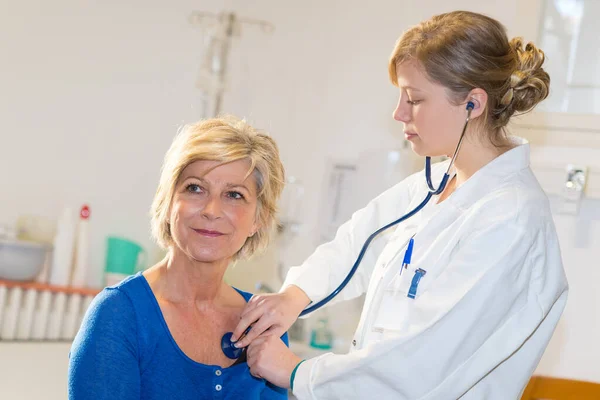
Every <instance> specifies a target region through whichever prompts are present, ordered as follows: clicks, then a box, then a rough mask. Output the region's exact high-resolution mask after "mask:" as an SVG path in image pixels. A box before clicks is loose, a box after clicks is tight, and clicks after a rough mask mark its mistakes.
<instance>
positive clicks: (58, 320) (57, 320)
mask: <svg viewBox="0 0 600 400" xmlns="http://www.w3.org/2000/svg"><path fill="white" fill-rule="evenodd" d="M66 304H67V294H66V293H64V292H58V293H55V294H54V301H53V302H52V306H51V309H50V319H49V321H48V331H47V332H46V339H49V340H58V339H60V331H61V328H62V324H63V319H64V317H65V306H66Z"/></svg>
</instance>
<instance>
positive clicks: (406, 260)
mask: <svg viewBox="0 0 600 400" xmlns="http://www.w3.org/2000/svg"><path fill="white" fill-rule="evenodd" d="M414 243H415V239H414V236H413V237H411V238H410V241H409V242H408V247H407V248H406V252H405V253H404V261H402V269H407V268H408V265H409V264H410V259H411V258H412V252H413V245H414ZM402 269H401V270H400V273H402Z"/></svg>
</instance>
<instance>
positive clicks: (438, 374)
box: [233, 11, 568, 400]
mask: <svg viewBox="0 0 600 400" xmlns="http://www.w3.org/2000/svg"><path fill="white" fill-rule="evenodd" d="M543 62H544V53H543V52H542V51H541V50H540V49H538V48H537V47H536V46H535V45H533V44H531V43H530V44H527V45H526V46H523V43H522V41H521V39H519V38H515V39H512V40H510V41H509V40H508V38H507V36H506V30H505V28H504V27H503V26H502V25H501V24H500V23H499V22H498V21H496V20H494V19H491V18H489V17H486V16H484V15H480V14H476V13H472V12H463V11H457V12H451V13H447V14H442V15H438V16H435V17H433V18H431V19H430V20H427V21H425V22H422V23H421V24H419V25H417V26H415V27H413V28H411V29H409V30H408V31H407V32H405V33H404V34H403V35H402V37H400V39H399V40H398V42H397V43H396V46H395V48H394V50H393V52H392V55H391V58H390V62H389V75H390V78H391V80H392V83H393V84H394V85H396V86H397V87H398V89H399V101H398V105H397V106H396V109H395V110H394V113H393V116H394V119H395V120H397V121H399V122H401V123H402V125H403V127H404V133H405V136H406V139H407V140H408V141H410V143H411V145H412V149H413V151H414V152H415V153H417V154H418V155H420V156H441V155H448V156H452V155H453V153H454V151H455V148H456V146H457V143H458V141H459V138H460V135H461V131H462V128H463V126H464V124H465V120H466V118H467V115H468V111H467V107H466V105H467V104H468V102H472V103H473V104H474V108H473V110H472V112H471V115H470V119H471V122H470V123H469V125H468V129H467V131H466V134H465V137H464V140H463V143H462V146H461V148H460V151H459V153H458V156H457V158H456V160H455V162H454V165H453V168H452V169H451V171H450V180H449V182H448V184H447V187H446V188H445V190H444V191H443V192H442V193H441V194H440V195H437V196H435V197H434V198H433V199H432V200H431V201H430V202H429V204H428V205H427V206H426V207H425V208H424V209H422V210H421V211H420V212H419V213H418V214H416V215H415V216H414V217H413V218H410V219H408V220H407V221H405V222H403V223H401V224H399V225H398V226H397V227H396V228H395V229H390V230H388V231H386V232H384V233H382V234H380V235H379V236H377V237H376V239H374V240H373V242H372V243H371V245H370V246H369V248H368V250H367V252H366V254H365V256H364V259H363V261H362V264H361V265H360V267H359V269H358V271H357V273H356V274H355V275H354V277H353V278H352V280H351V281H350V283H349V284H348V285H347V286H346V288H345V289H344V290H343V291H342V292H340V294H339V295H338V296H337V297H336V298H335V300H334V301H333V302H332V303H335V302H339V301H344V300H349V299H352V298H355V297H357V296H360V295H361V294H363V293H366V299H365V303H364V309H363V312H362V315H361V319H360V322H359V325H358V327H357V330H356V333H355V335H354V340H353V341H352V345H351V348H350V350H349V353H348V354H332V353H328V354H324V355H322V356H319V357H316V358H312V359H308V360H301V359H300V358H299V357H297V356H296V355H294V354H293V353H292V352H291V351H290V350H289V349H288V348H287V347H286V346H285V345H284V344H283V343H282V342H281V340H279V336H281V335H282V334H283V332H285V331H286V330H287V329H288V328H289V327H290V326H291V324H292V323H293V322H294V321H295V319H296V318H297V317H298V315H299V314H300V312H302V310H303V309H304V308H305V307H307V306H308V305H309V304H310V303H313V304H314V303H316V302H318V301H319V300H321V299H323V298H325V297H326V296H327V295H328V294H329V293H330V292H332V291H333V290H334V289H335V288H336V287H337V286H338V285H339V284H340V282H342V280H343V279H344V277H345V276H346V274H347V273H348V271H349V270H350V268H351V266H352V265H353V263H354V261H355V260H356V258H357V255H358V253H359V251H360V249H361V247H362V245H363V243H364V241H365V240H366V238H367V237H368V236H369V235H370V234H371V233H372V232H374V231H376V230H377V229H379V228H381V227H382V226H384V225H386V224H388V223H389V222H391V221H393V220H395V219H396V218H398V217H399V216H401V215H403V214H405V213H406V212H408V211H409V210H411V209H413V208H414V207H415V206H417V205H418V204H419V203H420V202H421V201H422V200H423V198H425V196H426V194H427V192H428V187H427V184H426V182H425V177H424V174H423V173H417V174H415V175H413V176H411V177H409V178H407V179H405V180H404V181H402V182H400V183H398V184H397V185H396V186H394V187H392V188H391V189H389V190H387V191H386V192H384V193H382V194H381V195H379V196H378V197H377V198H375V199H373V200H372V201H371V202H370V203H369V204H367V206H366V207H365V208H363V209H362V210H359V211H357V212H356V213H355V214H354V215H353V216H352V218H351V219H350V220H349V221H347V222H346V223H345V224H344V225H342V226H341V227H340V229H339V230H338V232H337V235H336V237H335V239H334V240H333V241H331V242H330V243H327V244H324V245H322V246H320V247H319V248H318V249H317V250H316V251H315V252H314V254H313V255H311V256H310V257H309V258H308V259H307V260H306V261H305V262H304V264H303V265H301V266H299V267H295V268H292V269H291V270H290V272H289V274H288V276H287V279H286V281H285V282H284V285H283V287H282V289H281V291H280V292H279V293H277V294H268V295H259V296H254V297H253V298H252V300H251V301H250V302H249V303H248V305H247V306H246V308H245V310H244V312H243V313H242V317H241V320H240V323H239V324H238V326H237V328H236V330H235V331H234V335H233V339H234V340H235V339H238V338H239V337H240V336H241V335H242V333H243V332H244V331H245V330H246V328H247V327H248V326H250V325H252V326H253V327H252V329H251V330H250V331H249V333H248V334H247V335H246V336H245V337H244V338H243V339H242V340H239V341H238V343H237V345H238V346H240V347H246V346H248V345H249V346H248V348H247V357H248V365H249V366H250V370H251V373H252V374H253V375H255V376H257V377H261V378H265V379H267V380H268V381H270V382H272V383H273V384H274V385H277V386H281V387H291V388H292V390H293V393H294V395H295V396H296V397H297V398H298V399H300V400H305V399H381V400H384V399H396V400H400V399H428V400H433V399H458V398H460V399H463V400H466V399H469V400H470V399H479V400H480V399H498V400H500V399H501V400H507V399H517V398H519V396H520V394H521V392H522V391H523V388H524V387H525V385H526V384H527V381H528V379H529V377H530V376H531V374H532V373H533V371H534V369H535V368H536V366H537V364H538V362H539V360H540V358H541V356H542V354H543V352H544V349H545V348H546V346H547V344H548V341H549V340H550V337H551V336H552V333H553V331H554V328H555V327H556V324H557V322H558V320H559V318H560V315H561V313H562V311H563V309H564V307H565V303H566V299H567V287H568V285H567V281H566V278H565V274H564V270H563V266H562V261H561V254H560V249H559V244H558V239H557V235H556V230H555V227H554V224H553V221H552V216H551V213H550V207H549V202H548V199H547V197H546V195H545V194H544V192H543V191H542V189H541V188H540V185H539V184H538V182H537V181H536V179H535V177H534V175H533V173H532V171H531V169H530V166H529V145H528V144H527V142H526V141H525V140H523V139H520V138H517V137H509V136H508V135H507V129H506V127H507V124H508V123H509V121H510V119H511V117H512V116H513V115H515V114H519V113H523V112H527V111H529V110H531V109H533V108H534V107H535V105H536V104H538V103H539V102H540V101H542V100H543V99H544V98H546V96H547V95H548V88H549V83H550V78H549V76H548V74H547V73H546V72H545V71H544V70H543V69H542V64H543ZM448 166H449V160H448V161H446V162H443V163H439V164H436V165H434V166H433V169H432V180H433V182H434V185H435V184H437V182H439V181H440V180H441V178H442V176H443V174H444V172H446V169H447V168H448ZM411 238H412V239H413V245H414V246H413V249H412V257H411V259H410V260H409V261H410V262H409V263H408V264H407V265H406V264H405V265H403V261H405V253H406V250H407V247H408V243H409V241H410V239H411ZM267 329H268V330H267Z"/></svg>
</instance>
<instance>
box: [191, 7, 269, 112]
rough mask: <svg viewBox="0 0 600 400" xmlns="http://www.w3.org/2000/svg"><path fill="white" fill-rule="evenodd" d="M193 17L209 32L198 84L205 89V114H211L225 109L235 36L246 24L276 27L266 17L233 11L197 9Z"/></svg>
mask: <svg viewBox="0 0 600 400" xmlns="http://www.w3.org/2000/svg"><path fill="white" fill-rule="evenodd" d="M189 19H190V23H191V24H193V25H199V26H200V27H201V29H202V30H203V32H204V33H205V36H204V43H203V54H202V61H201V64H200V71H199V77H198V82H197V86H198V88H199V89H200V91H201V117H202V118H210V117H214V116H216V115H219V113H220V112H221V105H222V102H223V94H224V91H225V88H226V80H227V62H228V59H229V53H230V50H231V44H232V39H233V37H239V36H240V34H241V27H242V25H243V24H246V25H254V26H258V27H259V28H261V29H262V31H263V32H265V33H267V34H270V33H272V32H273V31H274V29H275V27H274V26H273V25H272V24H271V23H269V22H266V21H260V20H256V19H251V18H239V17H238V16H237V15H236V14H235V13H233V12H221V13H219V14H214V13H208V12H194V13H192V14H191V15H190V18H189Z"/></svg>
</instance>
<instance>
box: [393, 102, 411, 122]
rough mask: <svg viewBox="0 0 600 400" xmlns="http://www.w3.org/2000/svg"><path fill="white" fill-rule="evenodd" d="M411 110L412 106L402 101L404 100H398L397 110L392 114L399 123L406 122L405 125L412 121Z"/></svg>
mask: <svg viewBox="0 0 600 400" xmlns="http://www.w3.org/2000/svg"><path fill="white" fill-rule="evenodd" d="M410 114H411V109H410V104H408V103H406V102H404V101H402V99H401V98H400V99H398V104H397V105H396V109H394V112H393V113H392V117H393V118H394V119H395V120H396V121H398V122H404V123H405V124H406V123H408V122H409V121H410V118H411V115H410Z"/></svg>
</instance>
